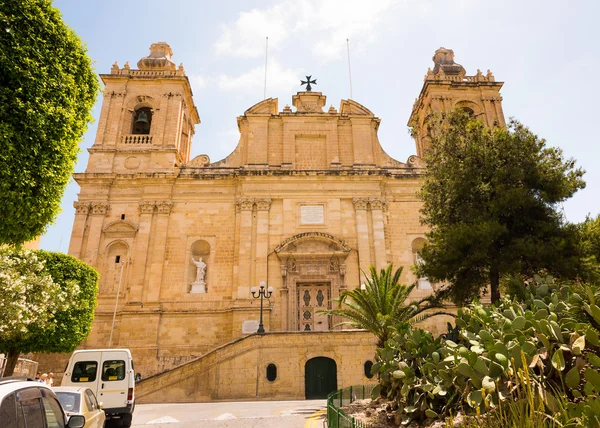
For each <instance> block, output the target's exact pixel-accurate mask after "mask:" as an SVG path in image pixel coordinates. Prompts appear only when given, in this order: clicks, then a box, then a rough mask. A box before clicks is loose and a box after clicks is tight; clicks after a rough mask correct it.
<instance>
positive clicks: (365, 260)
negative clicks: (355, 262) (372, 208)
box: [352, 198, 372, 281]
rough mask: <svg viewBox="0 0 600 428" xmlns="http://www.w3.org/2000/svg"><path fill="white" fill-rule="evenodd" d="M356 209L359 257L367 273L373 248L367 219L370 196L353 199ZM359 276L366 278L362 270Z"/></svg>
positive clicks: (360, 263)
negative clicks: (370, 243) (371, 248)
mask: <svg viewBox="0 0 600 428" xmlns="http://www.w3.org/2000/svg"><path fill="white" fill-rule="evenodd" d="M352 203H353V204H354V210H355V211H356V236H357V238H358V258H359V267H360V269H361V270H362V271H363V272H365V273H367V272H369V266H371V264H372V262H371V250H370V246H369V222H368V219H367V207H368V205H369V198H354V199H352ZM359 278H360V279H361V281H362V279H363V278H364V276H363V274H362V272H361V274H360V275H359Z"/></svg>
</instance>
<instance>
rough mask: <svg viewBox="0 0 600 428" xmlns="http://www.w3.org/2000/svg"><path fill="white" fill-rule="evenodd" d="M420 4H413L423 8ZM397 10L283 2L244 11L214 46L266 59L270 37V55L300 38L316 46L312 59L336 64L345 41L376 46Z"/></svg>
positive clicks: (322, 0)
mask: <svg viewBox="0 0 600 428" xmlns="http://www.w3.org/2000/svg"><path fill="white" fill-rule="evenodd" d="M408 2H410V3H411V4H412V3H413V0H408ZM418 4H419V2H416V1H415V5H416V7H421V6H418ZM393 5H394V2H393V1H392V0H371V1H370V2H368V3H367V2H364V0H283V1H282V2H281V3H279V4H276V5H274V6H271V7H269V8H265V9H252V10H251V11H249V12H241V13H240V15H239V17H238V19H237V20H236V21H235V22H232V23H229V24H227V25H223V26H222V34H221V36H220V37H219V39H218V41H217V42H216V43H215V44H214V46H213V47H214V49H215V51H216V52H217V54H220V55H231V56H235V57H241V58H257V57H260V56H261V55H263V54H264V51H265V37H266V36H268V37H269V50H271V48H273V49H275V50H277V49H281V47H282V46H283V45H284V44H285V43H286V42H288V41H289V40H290V39H291V38H295V39H298V38H301V39H303V40H304V41H305V42H307V43H311V44H313V48H312V53H313V55H315V56H317V57H320V58H322V59H325V60H328V59H337V58H340V57H341V56H342V55H343V53H344V50H345V48H346V39H347V38H350V39H351V41H354V39H356V43H355V44H356V45H357V46H359V47H361V46H364V45H366V44H369V43H372V42H373V41H374V40H375V39H376V38H377V35H378V34H379V31H380V30H379V27H378V24H379V23H380V21H381V20H382V19H383V18H385V16H386V14H387V13H388V12H389V10H390V9H391V8H392V6H393Z"/></svg>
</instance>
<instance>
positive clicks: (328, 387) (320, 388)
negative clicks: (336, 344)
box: [304, 357, 337, 400]
mask: <svg viewBox="0 0 600 428" xmlns="http://www.w3.org/2000/svg"><path fill="white" fill-rule="evenodd" d="M336 389H337V365H336V364H335V361H334V360H332V359H331V358H327V357H315V358H311V359H310V360H308V361H307V362H306V365H305V366H304V391H305V394H306V399H307V400H314V399H318V398H327V395H329V393H331V392H333V391H335V390H336Z"/></svg>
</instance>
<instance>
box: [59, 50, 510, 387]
mask: <svg viewBox="0 0 600 428" xmlns="http://www.w3.org/2000/svg"><path fill="white" fill-rule="evenodd" d="M171 55H172V52H171V49H170V47H169V45H167V44H166V43H155V44H153V45H152V46H151V48H150V54H149V55H148V56H147V57H144V58H142V59H141V60H140V61H139V62H138V63H137V68H136V69H134V68H131V67H130V66H129V64H125V66H124V67H122V68H121V67H119V66H118V65H117V64H116V63H115V64H114V65H113V67H112V69H111V70H110V73H109V74H102V75H101V78H102V80H103V82H104V84H105V87H104V92H103V102H102V109H101V114H100V119H99V122H98V131H97V135H96V139H95V142H94V144H93V146H92V147H91V148H90V149H89V152H90V157H89V163H88V165H87V169H86V171H85V172H84V173H78V174H75V180H76V181H77V183H78V184H79V186H80V189H81V190H80V193H79V197H78V200H77V201H76V202H75V208H76V214H75V221H74V225H73V231H72V235H71V241H70V246H69V253H70V254H72V255H74V256H76V257H79V258H80V259H82V260H84V261H85V262H87V263H89V264H91V265H92V266H94V267H95V268H97V269H98V271H99V272H100V278H101V279H100V293H99V297H98V306H97V309H96V317H95V320H94V325H93V329H92V333H91V335H90V337H89V338H88V339H87V341H86V342H85V343H84V344H83V346H84V347H86V348H105V347H108V346H112V347H127V348H129V349H131V351H132V353H133V355H134V359H135V360H136V370H137V371H141V372H142V373H144V375H145V376H148V375H150V374H154V373H159V372H162V371H164V370H167V369H170V368H173V367H176V366H178V365H180V364H182V363H185V362H187V361H190V360H192V359H195V358H197V357H200V356H202V355H205V354H206V353H207V352H209V351H211V350H213V349H215V348H217V347H219V346H221V345H223V344H226V343H228V342H231V341H233V340H236V339H239V338H241V337H244V336H247V335H248V334H251V333H254V332H256V330H257V327H258V321H259V315H260V314H259V312H260V309H259V308H260V300H259V299H255V298H254V297H253V294H252V289H253V287H259V286H260V285H261V284H263V285H264V286H265V288H266V289H272V295H271V296H270V299H268V300H265V301H264V311H263V317H264V318H263V323H264V328H265V330H266V331H267V332H323V331H328V330H332V329H339V328H340V327H336V324H337V323H338V322H339V320H336V319H331V317H328V316H326V315H323V314H322V313H320V310H322V309H326V308H330V307H331V304H332V303H331V300H332V299H335V298H337V297H338V296H339V295H340V292H342V291H343V290H345V289H353V288H356V287H360V286H361V283H363V282H364V276H363V274H362V273H361V272H363V271H364V272H368V269H369V266H375V267H377V268H384V267H386V266H387V265H388V264H390V263H393V264H394V266H395V267H400V266H404V268H405V269H404V271H403V276H402V280H403V281H404V282H406V283H413V282H415V281H418V284H419V287H418V289H417V290H416V291H415V293H416V294H415V297H419V296H425V295H427V294H429V293H431V291H432V289H431V285H430V284H429V283H428V282H427V281H426V279H418V278H416V277H415V276H414V274H413V273H412V272H411V270H410V269H409V267H410V266H411V265H414V264H415V260H416V257H417V252H418V250H419V249H420V247H421V246H422V245H423V242H424V235H425V232H426V229H425V228H424V226H422V225H421V224H420V221H419V208H420V202H419V200H418V198H417V196H416V192H417V191H418V189H419V186H420V182H421V181H420V180H421V178H420V177H421V174H422V172H423V168H424V163H423V161H422V159H421V156H422V155H423V153H424V151H426V149H427V136H426V133H425V132H424V123H425V121H426V119H427V115H428V114H430V113H431V112H432V111H444V110H449V109H452V108H455V107H460V108H464V109H466V110H467V111H469V112H470V113H472V114H474V115H476V116H477V117H480V118H482V119H483V120H484V121H486V123H487V124H488V125H500V126H503V125H504V116H503V113H502V106H501V97H500V95H499V90H500V88H501V86H502V83H500V82H496V81H495V79H494V77H493V75H492V74H491V73H490V72H489V71H488V73H487V74H483V73H481V72H479V71H478V72H477V74H475V75H473V76H467V75H466V72H465V70H464V68H463V67H462V66H460V65H459V64H456V63H455V62H454V54H453V52H452V51H451V50H447V49H443V48H442V49H439V50H438V51H436V53H435V56H434V69H433V70H429V71H428V73H427V75H426V76H425V83H424V86H423V89H422V91H421V93H420V94H419V97H418V98H417V100H416V101H415V105H414V107H413V112H412V115H411V117H410V119H409V125H411V126H413V128H414V130H415V141H416V154H415V155H414V156H410V157H409V158H408V159H407V160H406V162H401V161H398V160H395V159H392V158H391V157H390V156H388V155H387V154H386V153H385V152H384V151H383V149H382V147H381V145H380V143H379V140H378V137H377V131H378V127H379V124H380V119H378V118H377V117H376V116H375V115H374V114H373V113H372V112H371V111H370V110H369V109H367V108H366V107H364V106H362V105H361V104H359V103H357V102H356V101H353V100H342V101H341V103H340V106H339V108H338V109H336V108H335V107H333V106H331V107H329V108H327V107H326V105H327V104H326V97H325V95H323V94H322V93H320V92H312V91H306V92H299V93H297V94H296V95H294V96H293V97H292V106H293V107H290V106H288V105H285V107H284V108H283V109H281V110H280V108H279V104H278V100H277V99H272V98H269V99H265V100H263V101H261V102H259V103H257V104H256V105H254V106H252V107H250V108H249V109H247V110H246V111H245V112H244V114H243V115H241V116H239V117H238V118H237V124H238V128H239V132H240V139H239V143H238V146H237V147H236V149H235V150H234V151H233V153H231V154H230V155H229V156H228V157H226V158H225V159H223V160H220V161H217V162H212V161H211V160H210V159H209V157H208V156H207V155H200V156H196V157H195V158H193V159H191V158H190V153H191V145H192V137H193V135H194V129H195V126H196V125H198V124H199V123H200V117H199V114H198V111H197V109H196V105H195V103H194V99H193V96H192V90H191V87H190V84H189V81H188V78H187V77H186V75H185V70H184V68H183V66H182V65H180V66H179V67H177V66H176V65H175V63H173V61H172V60H171ZM200 144H202V143H200ZM115 305H116V306H115ZM115 307H116V312H115ZM115 313H116V317H115V321H114V326H113V315H114V314H115ZM434 328H435V326H434ZM441 328H442V329H443V328H445V323H444V325H442V326H441ZM299 334H300V333H299ZM324 337H326V336H324ZM348 337H350V336H348ZM282 347H285V344H283V343H282Z"/></svg>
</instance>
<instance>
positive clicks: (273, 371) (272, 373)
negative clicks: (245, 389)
mask: <svg viewBox="0 0 600 428" xmlns="http://www.w3.org/2000/svg"><path fill="white" fill-rule="evenodd" d="M275 379H277V366H276V365H275V364H269V365H268V366H267V380H268V381H269V382H275Z"/></svg>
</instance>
